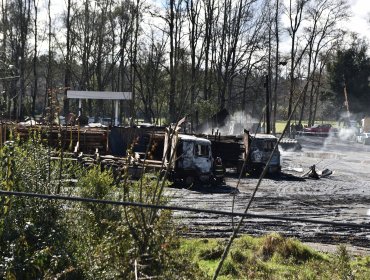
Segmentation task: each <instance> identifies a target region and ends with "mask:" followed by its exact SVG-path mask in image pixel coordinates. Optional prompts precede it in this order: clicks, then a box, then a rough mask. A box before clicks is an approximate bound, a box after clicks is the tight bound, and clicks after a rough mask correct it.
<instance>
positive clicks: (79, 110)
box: [78, 99, 82, 117]
mask: <svg viewBox="0 0 370 280" xmlns="http://www.w3.org/2000/svg"><path fill="white" fill-rule="evenodd" d="M81 113H82V99H78V116H79V117H80V116H81Z"/></svg>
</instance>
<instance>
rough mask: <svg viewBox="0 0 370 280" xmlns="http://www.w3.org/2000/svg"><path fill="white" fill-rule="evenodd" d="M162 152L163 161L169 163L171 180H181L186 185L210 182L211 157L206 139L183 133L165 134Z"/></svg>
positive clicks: (209, 143)
mask: <svg viewBox="0 0 370 280" xmlns="http://www.w3.org/2000/svg"><path fill="white" fill-rule="evenodd" d="M169 138H171V139H169ZM169 145H170V147H169V150H168V146H169ZM167 150H168V151H169V152H166V151H167ZM164 153H166V154H165V163H166V165H167V166H168V165H170V178H169V179H170V180H171V181H182V182H184V183H185V184H186V185H192V184H193V183H195V182H202V183H210V182H212V180H213V178H214V176H213V157H212V149H211V141H209V140H208V139H205V138H200V137H196V136H193V135H185V134H177V135H176V134H174V135H172V137H168V135H166V139H165V148H164Z"/></svg>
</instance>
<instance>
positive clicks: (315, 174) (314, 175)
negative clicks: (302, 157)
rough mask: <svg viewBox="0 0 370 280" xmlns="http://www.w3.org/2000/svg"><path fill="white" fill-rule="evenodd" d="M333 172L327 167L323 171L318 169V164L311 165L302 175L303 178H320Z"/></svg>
mask: <svg viewBox="0 0 370 280" xmlns="http://www.w3.org/2000/svg"><path fill="white" fill-rule="evenodd" d="M332 174H333V171H331V170H329V169H327V168H325V169H324V170H322V171H317V170H316V165H315V164H314V165H312V166H310V168H309V170H308V171H307V172H306V173H305V174H303V175H302V178H309V179H316V180H317V179H320V178H326V177H329V176H330V175H332Z"/></svg>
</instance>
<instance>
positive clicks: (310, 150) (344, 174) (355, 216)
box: [167, 137, 370, 248]
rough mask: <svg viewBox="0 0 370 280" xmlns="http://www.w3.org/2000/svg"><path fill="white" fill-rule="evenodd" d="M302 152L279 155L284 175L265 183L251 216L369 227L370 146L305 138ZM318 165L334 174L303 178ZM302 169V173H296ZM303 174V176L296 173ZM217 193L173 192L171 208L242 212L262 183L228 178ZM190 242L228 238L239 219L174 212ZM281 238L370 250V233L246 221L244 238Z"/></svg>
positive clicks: (205, 190) (170, 191)
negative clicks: (272, 234)
mask: <svg viewBox="0 0 370 280" xmlns="http://www.w3.org/2000/svg"><path fill="white" fill-rule="evenodd" d="M298 140H299V142H300V143H301V145H302V147H303V148H302V150H301V151H299V152H293V151H292V152H283V151H282V152H281V154H282V175H281V176H279V177H274V178H266V179H264V180H263V182H262V184H261V186H260V188H259V191H258V192H257V194H256V197H255V199H254V201H253V203H252V207H251V208H250V211H249V212H250V213H256V214H264V215H276V216H286V217H294V218H305V219H317V220H324V221H334V222H341V223H345V222H350V223H357V224H367V225H370V146H364V145H362V144H358V143H354V142H349V141H342V140H340V139H338V138H336V137H328V138H321V137H320V138H319V137H301V138H299V139H298ZM313 164H315V165H316V167H317V170H319V171H320V170H323V169H325V168H328V169H330V170H332V171H333V174H332V175H330V176H329V177H327V178H321V179H318V180H314V179H308V178H302V175H303V174H304V173H305V172H306V171H308V170H309V167H310V166H311V165H313ZM297 168H302V169H303V172H297ZM298 171H299V170H298ZM225 181H226V184H225V185H224V186H219V187H210V186H196V187H193V188H192V189H186V188H180V187H178V188H176V187H172V188H169V189H168V191H167V195H168V196H170V197H171V204H174V205H178V206H186V207H195V208H206V209H214V210H222V211H232V201H233V197H234V195H235V208H234V211H235V212H244V210H245V207H246V205H247V204H248V200H249V198H250V196H251V194H252V192H253V190H254V188H255V186H256V184H257V181H258V178H252V177H247V178H243V179H242V180H241V182H240V185H239V188H238V189H236V186H237V181H238V179H237V175H236V174H232V173H231V174H228V176H227V178H226V180H225ZM174 216H175V218H176V219H177V221H178V223H179V225H181V226H183V227H182V232H183V234H184V235H187V236H197V237H227V236H229V235H230V233H231V232H232V228H233V224H234V225H235V224H236V223H237V222H238V221H239V218H234V220H232V218H230V217H225V216H221V215H211V214H203V213H200V214H198V213H189V212H175V213H174ZM269 232H279V233H281V234H283V235H285V236H289V237H297V238H299V239H300V240H302V241H305V242H317V243H328V244H337V243H347V244H351V245H355V246H360V247H367V248H370V230H369V229H360V228H345V227H333V226H326V225H317V224H309V223H301V222H286V221H274V220H268V219H245V222H244V223H243V226H242V228H241V233H249V234H252V235H262V234H266V233H269Z"/></svg>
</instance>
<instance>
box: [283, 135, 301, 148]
mask: <svg viewBox="0 0 370 280" xmlns="http://www.w3.org/2000/svg"><path fill="white" fill-rule="evenodd" d="M279 146H280V148H281V149H283V150H284V151H300V150H301V149H302V146H301V144H300V143H299V142H298V140H297V139H292V138H283V139H281V141H280V143H279Z"/></svg>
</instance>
